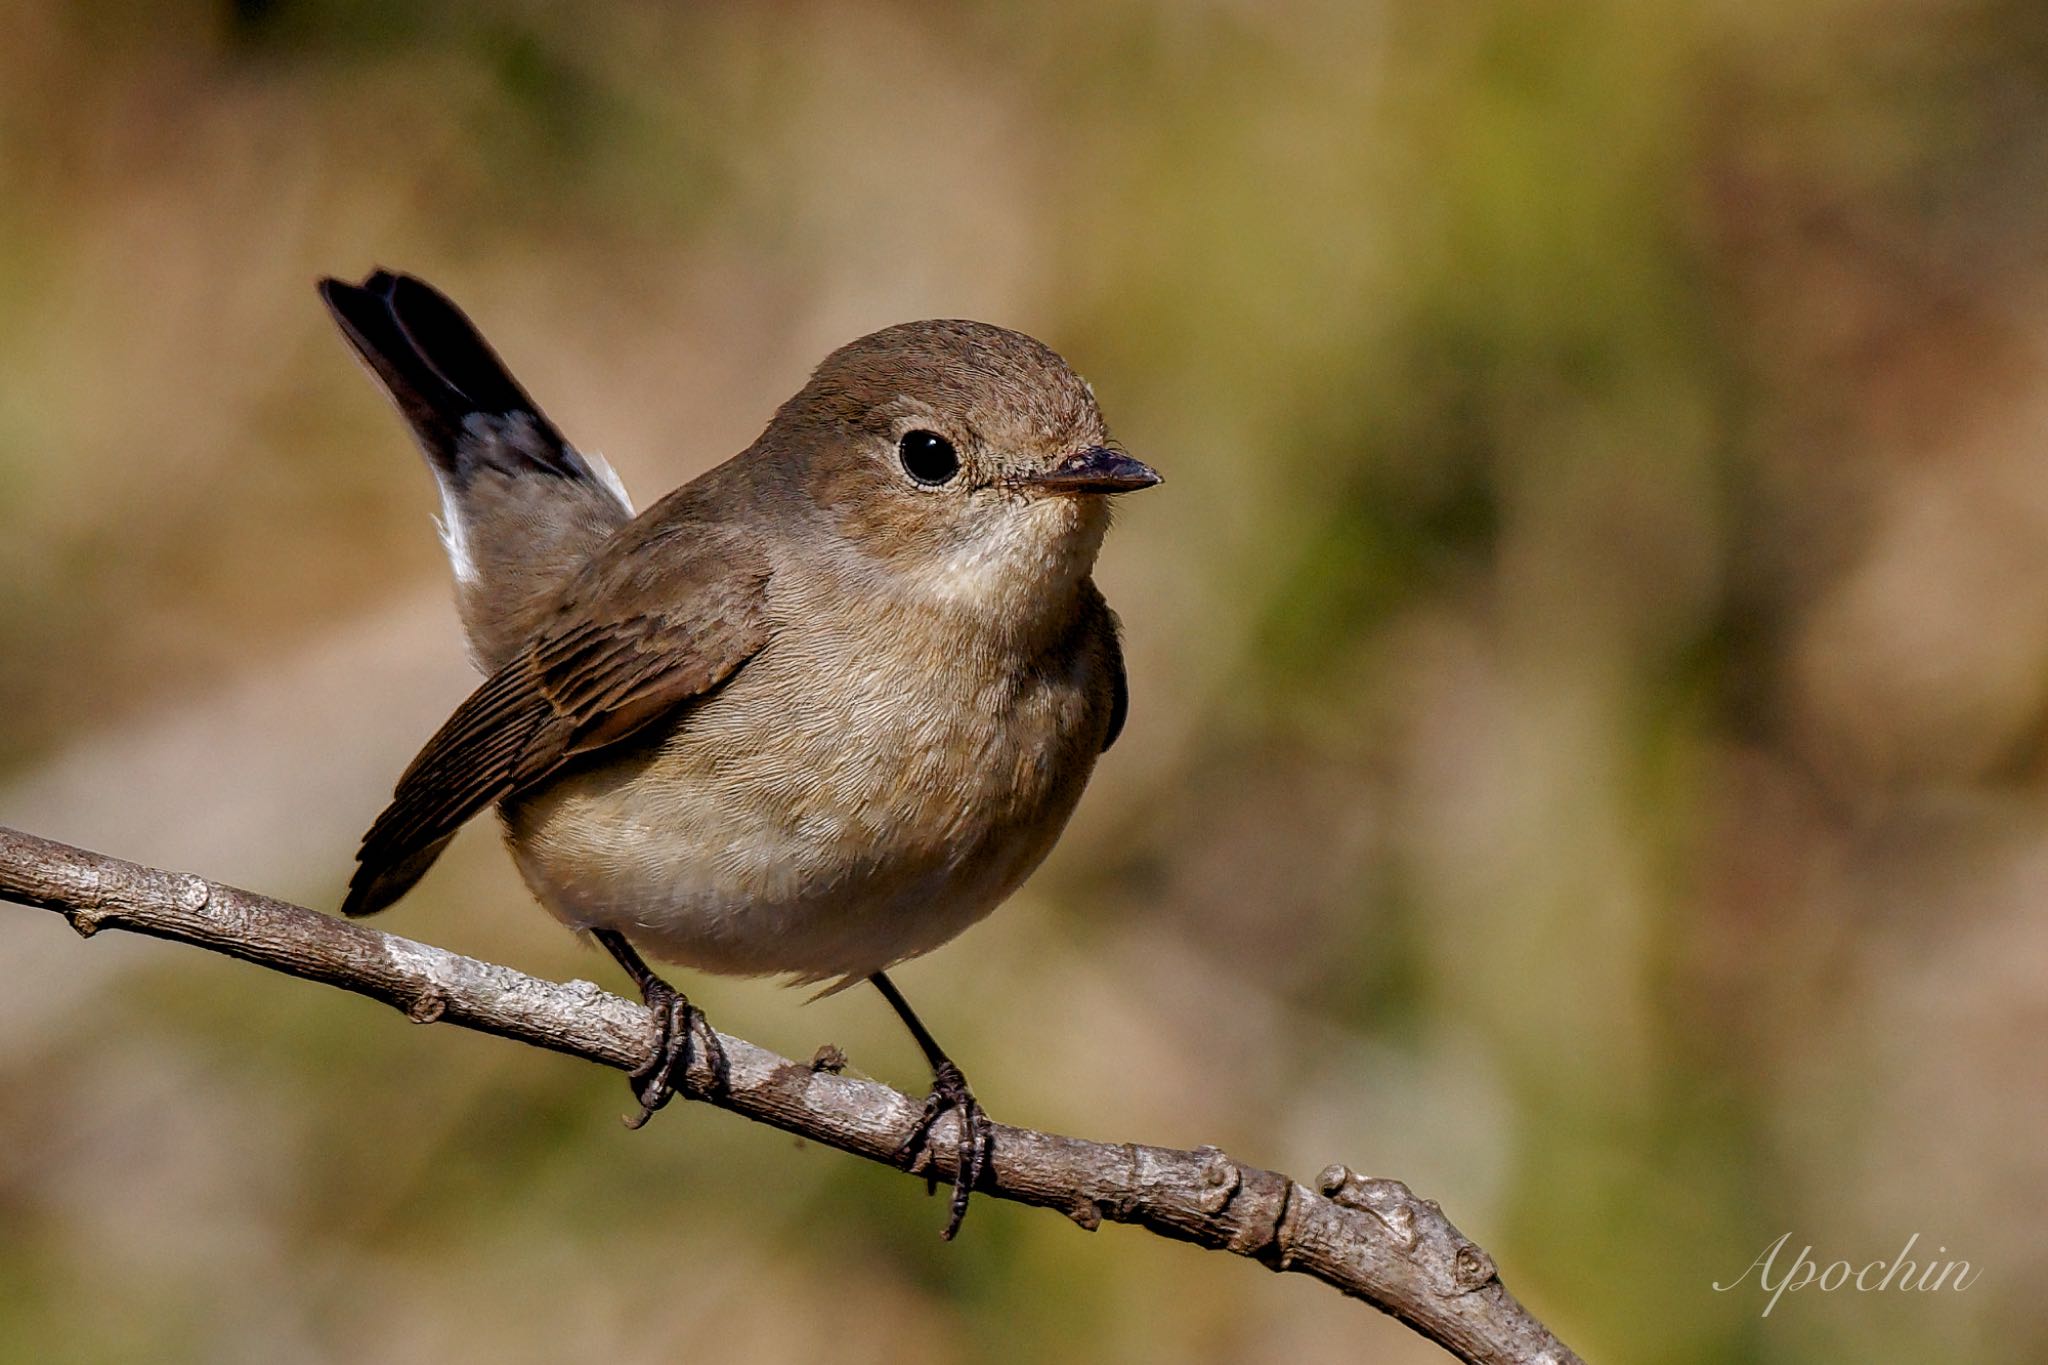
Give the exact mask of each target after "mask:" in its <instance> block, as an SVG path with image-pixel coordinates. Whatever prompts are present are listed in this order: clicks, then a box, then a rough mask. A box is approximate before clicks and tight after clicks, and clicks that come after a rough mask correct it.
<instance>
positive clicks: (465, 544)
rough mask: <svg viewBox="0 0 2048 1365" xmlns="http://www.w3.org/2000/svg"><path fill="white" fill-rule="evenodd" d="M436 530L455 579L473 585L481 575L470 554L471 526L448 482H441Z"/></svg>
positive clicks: (435, 523) (464, 585)
mask: <svg viewBox="0 0 2048 1365" xmlns="http://www.w3.org/2000/svg"><path fill="white" fill-rule="evenodd" d="M434 530H435V531H437V532H439V533H440V536H441V546H442V548H443V549H445V550H447V551H448V563H449V564H450V565H451V566H453V568H454V569H455V581H456V582H457V583H459V584H461V585H462V586H463V587H465V588H467V587H473V586H474V585H475V584H476V581H477V579H478V577H479V575H478V573H477V568H476V561H475V560H474V559H472V558H470V555H469V526H468V524H467V523H466V522H464V521H463V519H462V505H461V504H460V503H459V502H457V501H456V498H455V494H454V491H453V490H452V489H450V488H449V487H448V485H447V484H446V483H443V484H441V515H440V516H438V517H435V518H434Z"/></svg>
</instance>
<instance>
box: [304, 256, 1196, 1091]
mask: <svg viewBox="0 0 2048 1365" xmlns="http://www.w3.org/2000/svg"><path fill="white" fill-rule="evenodd" d="M322 292H323V295H324V296H325V297H326V299H327V301H328V303H329V306H330V307H331V308H332V309H333V310H334V312H335V314H336V317H337V318H338V319H339V320H340V321H341V323H342V326H343V329H344V331H345V333H346V334H347V336H348V338H349V340H350V342H351V343H352V344H353V345H354V346H355V348H356V350H357V351H358V352H359V354H361V355H362V356H363V358H364V360H365V361H366V363H367V365H368V366H369V368H370V370H371V372H372V374H373V375H375V376H376V378H377V379H378V380H379V382H380V383H382V384H383V385H384V387H385V388H386V389H387V390H388V391H389V392H390V393H391V394H392V396H393V398H394V400H395V402H396V403H397V406H398V408H399V410H400V412H401V413H402V414H403V415H404V416H405V417H406V419H407V420H408V422H409V423H411V425H412V427H413V429H414V432H415V434H416V436H417V437H418V439H419V442H420V444H421V447H422V449H423V450H424V451H425V452H426V454H427V456H428V459H429V463H430V465H431V466H432V467H433V469H434V472H435V475H436V477H437V479H438V480H439V481H440V484H441V488H442V498H443V510H444V518H445V523H444V536H445V538H446V539H447V541H448V545H449V550H450V554H451V558H452V559H453V560H454V562H455V568H456V576H457V581H458V590H459V593H460V598H461V602H462V608H463V620H464V623H465V626H466V628H467V630H468V632H469V635H470V639H471V643H472V647H473V649H474V651H475V654H476V657H477V659H478V661H479V663H480V665H482V666H483V667H484V668H485V669H486V670H487V671H488V672H489V675H490V676H489V678H488V680H487V681H486V682H485V683H484V684H483V686H481V687H480V688H478V689H477V691H476V692H475V693H474V694H473V695H472V696H471V697H470V698H469V700H467V701H466V702H464V703H463V704H462V705H461V706H460V707H459V708H457V710H456V711H455V714H454V715H453V716H452V717H451V718H450V719H449V721H448V723H447V724H446V725H444V726H443V727H442V729H441V731H440V733H439V734H437V735H435V736H434V738H433V739H432V740H431V741H430V742H429V743H428V745H427V747H426V748H425V750H423V751H422V752H421V754H420V755H419V757H418V758H417V759H416V760H414V762H413V764H412V766H411V767H410V768H408V769H407V770H406V773H405V775H404V776H403V777H402V778H401V779H400V781H399V783H398V788H397V792H396V795H395V797H394V799H393V800H392V803H391V805H390V807H389V808H388V809H387V810H386V811H385V812H384V813H383V815H381V816H380V817H378V819H377V821H376V823H375V824H374V825H373V826H372V827H371V829H370V832H369V834H368V835H367V836H366V837H365V839H364V841H363V847H362V851H361V853H360V854H359V860H360V866H359V867H358V869H357V873H356V876H355V879H354V881H353V882H352V884H351V886H350V888H349V894H348V898H347V901H346V903H345V907H344V908H345V909H346V910H347V911H348V913H350V914H368V913H370V912H372V911H375V910H378V909H381V908H383V907H384V906H386V905H388V904H390V903H391V902H392V901H393V900H395V899H396V898H397V897H399V896H401V895H403V894H404V892H405V891H406V890H407V889H408V888H409V887H411V886H412V885H413V884H414V883H415V882H416V881H417V880H418V879H419V878H420V876H421V875H423V874H424V873H425V872H426V870H427V869H428V867H429V866H430V865H431V864H432V862H433V860H434V858H435V857H436V856H437V855H438V853H439V852H440V850H441V849H442V848H443V847H444V846H445V845H446V843H447V842H448V840H449V839H450V838H451V837H452V836H453V835H454V833H455V832H456V830H457V829H459V828H460V827H461V825H462V824H463V823H464V822H465V821H467V820H468V819H469V818H470V817H471V816H473V815H474V814H476V813H477V812H479V811H481V810H483V809H484V808H485V807H487V806H492V805H495V806H496V807H497V808H498V810H499V812H500V814H501V815H502V817H503V819H504V822H505V827H506V832H507V838H508V841H509V843H510V845H511V847H512V850H513V854H514V856H515V858H516V860H517V862H518V864H519V867H520V870H521V872H522V874H523V875H524V876H525V878H526V881H527V884H528V885H529V886H530V887H532V889H533V891H534V893H535V895H536V896H537V897H538V898H539V899H540V900H541V902H542V903H543V904H544V905H546V906H547V907H548V908H549V909H550V910H551V911H552V912H553V913H554V914H555V915H556V916H558V917H559V918H561V919H562V920H564V921H565V922H567V923H568V924H570V925H571V926H573V927H575V928H577V929H584V930H591V931H596V932H598V933H599V934H600V935H601V936H609V937H606V938H605V941H606V942H607V945H608V946H613V948H614V951H615V952H618V951H619V949H618V947H617V946H616V940H617V939H618V938H619V937H621V936H622V937H623V940H625V941H629V942H630V943H632V944H634V945H637V946H639V947H640V948H643V949H645V950H647V951H648V952H650V953H652V954H653V955H654V956H656V957H660V958H664V959H667V960H670V961H676V962H683V963H687V964H690V965H693V966H697V967H700V968H704V969H706V970H710V971H717V972H731V973H742V974H779V975H787V976H789V977H792V978H794V979H797V980H801V981H813V982H815V981H853V980H859V979H862V978H866V977H870V976H874V975H876V974H877V973H880V972H881V971H883V970H884V969H885V968H887V967H889V966H891V965H893V964H894V963H896V962H900V961H902V960H903V959H905V958H907V957H911V956H914V955H916V954H919V953H922V952H925V951H928V950H930V949H931V948H934V947H937V946H938V945H939V944H941V943H943V942H945V941H946V940H947V939H949V938H951V937H952V936H953V935H954V934H956V933H958V932H959V931H960V930H961V929H963V928H965V927H966V926H967V925H969V924H971V923H973V922H974V921H975V920H976V919H979V918H980V917H981V916H982V915H984V914H986V913H987V912H988V911H989V910H991V909H993V908H994V906H995V905H996V904H997V903H998V902H1000V901H1001V900H1002V899H1003V898H1004V897H1005V896H1007V895H1008V894H1009V893H1010V892H1011V891H1012V890H1014V889H1015V888H1016V886H1017V885H1018V884H1019V883H1020V882H1021V881H1022V880H1023V879H1024V878H1025V877H1026V876H1027V875H1028V874H1029V873H1030V872H1031V871H1032V869H1033V868H1035V867H1036V866H1037V865H1038V863H1039V862H1040V860H1041V859H1042V858H1043V857H1044V856H1045V854H1046V852H1047V851H1048V850H1050V848H1051V847H1052V844H1053V841H1054V840H1055V839H1056V838H1057V836H1058V834H1059V832H1060V830H1061V828H1062V827H1063V826H1064V825H1065V823H1066V821H1067V817H1068V816H1069V814H1071V812H1072V811H1073V808H1074V804H1075V802H1076V801H1077V800H1078V799H1079V798H1080V795H1081V790H1082V787H1083V785H1084V784H1085V783H1086V781H1087V779H1088V776H1089V773H1090V772H1091V770H1092V769H1093V767H1094V764H1095V759H1096V756H1097V755H1098V754H1099V753H1100V752H1101V751H1102V750H1103V749H1105V748H1106V747H1107V746H1108V745H1109V743H1110V742H1111V741H1113V740H1114V739H1115V738H1116V734H1117V732H1118V730H1119V729H1120V728H1121V726H1122V724H1123V717H1124V713H1125V709H1126V697H1125V688H1124V671H1123V661H1122V655H1121V652H1120V650H1119V647H1118V643H1117V624H1116V619H1115V617H1114V616H1113V615H1112V614H1111V613H1110V610H1109V608H1108V606H1107V605H1106V604H1105V603H1104V602H1103V599H1102V595H1101V594H1100V593H1099V592H1098V591H1097V590H1096V588H1095V585H1094V583H1093V581H1092V580H1091V579H1090V577H1089V573H1090V570H1091V568H1092V567H1093V565H1094V561H1095V556H1096V552H1097V549H1098V548H1099V546H1100V544H1101V540H1102V536H1103V533H1104V531H1105V530H1106V529H1107V527H1108V524H1109V508H1108V497H1109V495H1110V494H1113V493H1116V492H1120V491H1125V490H1128V489H1133V488H1141V487H1145V486H1148V485H1149V484H1152V483H1156V482H1157V481H1158V476H1157V475H1155V474H1153V473H1152V471H1151V470H1149V469H1147V468H1146V467H1145V466H1144V465H1142V464H1139V463H1138V462H1137V461H1135V460H1133V459H1131V458H1130V457H1128V456H1126V455H1124V454H1122V453H1121V452H1120V451H1117V450H1114V449H1112V448H1110V446H1109V445H1108V437H1107V432H1106V431H1105V429H1104V426H1103V422H1102V417H1101V414H1100V412H1099V411H1098V410H1097V408H1096V404H1095V399H1094V395H1093V393H1092V392H1091V391H1090V390H1089V388H1088V386H1087V385H1086V384H1084V383H1082V382H1081V380H1080V379H1078V378H1077V377H1076V376H1075V375H1074V374H1073V372H1072V371H1071V370H1069V369H1068V368H1067V366H1066V364H1065V363H1064V362H1063V361H1062V360H1061V359H1060V358H1059V357H1058V356H1057V355H1055V354H1054V353H1053V352H1052V351H1050V350H1048V349H1047V348H1046V347H1044V346H1043V345H1041V344H1039V343H1038V342H1036V341H1033V340H1031V339H1030V338H1028V337H1025V336H1021V335H1019V334H1017V333H1015V332H1010V331H1005V330H1003V329H1002V328H998V327H991V326H988V325H986V324H983V323H976V322H964V321H938V322H919V323H909V324H906V325H903V326H899V327H892V328H889V329H887V330H885V331H882V332H877V333H875V334H874V335H872V336H868V337H863V338H861V339H860V340H858V341H855V342H853V343H851V344H850V345H847V346H845V347H842V348H841V349H840V350H838V351H836V352H834V353H833V354H832V355H831V356H829V357H827V359H826V360H825V361H824V363H823V364H821V365H820V366H819V367H818V369H817V370H816V372H815V373H814V374H813V375H812V376H811V379H810V382H809V383H807V384H806V385H805V386H804V388H803V389H802V390H801V391H800V392H799V393H798V394H797V395H796V396H795V397H793V398H791V399H790V400H789V401H788V402H787V403H785V404H784V405H783V406H782V407H781V409H780V410H779V411H778V412H777V413H776V414H775V417H774V419H773V420H772V421H771V422H770V423H769V425H768V427H767V429H766V430H765V431H764V432H763V433H762V435H761V437H760V438H759V439H758V440H756V441H755V442H754V443H753V444H752V445H751V446H749V447H748V448H747V449H746V450H744V451H742V452H741V453H740V454H739V455H737V456H735V457H733V458H732V459H731V460H729V461H727V462H726V463H724V464H722V465H720V466H718V467H717V468H715V469H713V470H711V471H709V472H708V473H706V474H704V475H703V476H701V477H700V478H698V479H696V480H694V481H693V482H691V483H689V484H688V485H686V486H684V487H683V488H680V489H678V490H677V491H675V492H674V493H671V494H670V495H669V496H668V497H666V498H664V499H662V500H661V501H660V502H659V503H657V504H655V505H654V506H653V507H651V508H649V509H648V510H647V511H646V512H645V513H642V514H641V515H639V516H638V517H634V518H631V519H630V520H628V508H627V504H626V503H625V500H624V495H623V491H622V490H619V489H618V488H617V486H616V481H615V480H610V479H609V478H608V477H607V474H608V471H604V470H603V468H602V465H601V463H597V462H594V457H586V456H584V455H582V454H579V453H578V452H577V451H575V450H574V449H573V448H572V447H570V446H569V445H568V444H567V442H565V441H564V440H563V439H562V437H561V436H560V434H559V433H558V432H556V430H555V428H554V427H553V425H552V424H550V423H549V422H548V421H547V419H546V418H545V417H543V416H542V415H541V414H540V412H539V410H538V409H537V408H535V407H534V406H533V404H532V402H531V400H530V399H529V398H527V396H526V394H525V392H524V391H523V390H522V389H520V387H519V386H518V385H517V383H515V382H514V381H513V380H512V379H511V377H510V375H509V374H508V373H506V371H505V369H504V367H503V366H502V365H501V364H500V363H499V361H498V360H497V357H496V356H495V355H494V354H492V353H491V351H490V349H489V347H488V346H487V345H486V344H485V343H484V342H483V340H482V338H481V337H480V336H478V335H477V334H476V332H475V330H474V328H472V327H471V326H470V325H469V323H468V322H467V320H466V319H464V318H463V317H462V314H461V313H460V312H459V311H457V310H456V309H455V307H454V305H452V304H450V303H448V302H447V301H446V300H445V299H443V298H441V296H440V295H438V294H436V293H434V291H432V290H431V289H429V288H428V287H427V286H425V285H423V284H421V283H419V282H418V281H416V280H411V279H407V278H402V277H394V276H390V275H386V274H384V273H382V272H379V273H378V274H377V275H374V276H372V277H371V278H370V280H368V281H367V282H366V283H365V284H364V285H363V286H360V287H356V286H347V285H341V284H338V283H336V282H333V281H328V282H326V283H325V284H324V285H323V287H322ZM621 960H622V961H625V960H626V958H625V957H623V956H622V959H621ZM628 966H629V969H630V968H631V967H632V963H630V962H629V963H628ZM641 970H642V971H644V968H642V969H641ZM884 990H885V993H889V994H890V995H891V1000H892V1003H898V997H896V996H894V994H893V988H892V987H888V986H887V985H886V984H885V985H884ZM899 1007H900V1006H899ZM902 1008H906V1009H907V1007H902ZM906 1017H908V1016H907V1014H906ZM920 1037H921V1041H925V1042H926V1043H927V1044H928V1041H929V1040H928V1037H926V1036H924V1035H922V1032H921V1030H920ZM927 1051H928V1052H929V1053H933V1054H934V1058H935V1060H934V1065H935V1066H937V1065H938V1063H939V1062H940V1061H943V1057H942V1056H940V1055H938V1054H936V1052H935V1048H933V1047H932V1046H929V1045H928V1047H927ZM947 1065H950V1064H947ZM955 1075H957V1072H956V1073H955ZM961 1093H962V1094H963V1095H964V1094H965V1091H964V1086H963V1088H962V1090H961Z"/></svg>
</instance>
